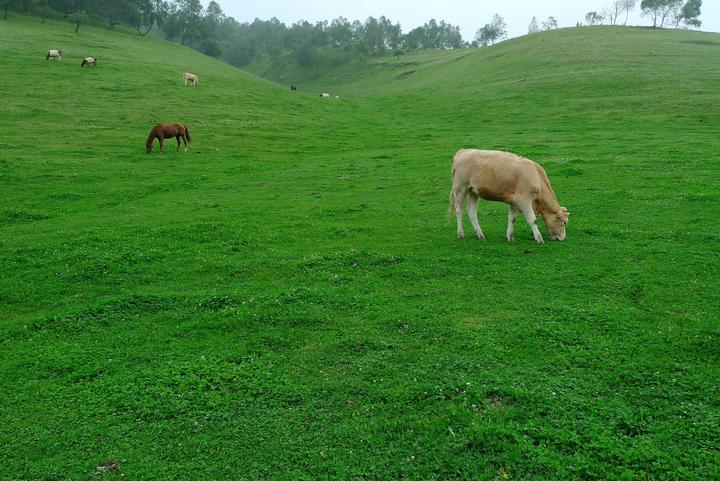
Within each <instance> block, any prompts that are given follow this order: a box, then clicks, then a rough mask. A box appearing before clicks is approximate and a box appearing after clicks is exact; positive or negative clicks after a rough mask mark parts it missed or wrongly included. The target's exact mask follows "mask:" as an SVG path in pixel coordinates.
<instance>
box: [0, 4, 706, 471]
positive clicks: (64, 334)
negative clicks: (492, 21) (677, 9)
mask: <svg viewBox="0 0 720 481" xmlns="http://www.w3.org/2000/svg"><path fill="white" fill-rule="evenodd" d="M50 48H62V49H64V51H65V58H64V59H63V61H62V62H52V61H50V62H48V61H46V60H45V52H46V51H47V50H48V49H50ZM85 55H94V56H97V57H98V58H99V65H98V67H97V68H96V69H94V70H93V69H81V68H80V61H81V58H82V57H83V56H85ZM0 65H2V71H3V76H2V84H1V85H0V105H2V106H3V108H2V110H3V111H2V116H0V268H1V269H2V276H0V319H1V321H0V380H1V381H2V383H1V386H2V396H0V479H2V480H66V479H68V480H83V479H85V480H87V479H99V478H105V479H111V478H112V479H115V478H117V479H119V478H120V477H121V476H120V475H122V477H123V478H124V479H133V480H141V479H142V480H166V479H188V480H196V479H198V480H201V479H202V480H225V479H227V480H259V479H268V480H323V479H327V480H345V479H347V480H355V479H368V480H378V481H380V480H383V481H384V480H392V479H413V480H431V479H438V480H448V479H458V480H548V481H551V480H552V481H556V480H607V479H618V480H636V479H637V480H683V481H689V480H712V479H720V322H719V320H718V313H719V312H720V298H719V296H718V286H719V284H720V262H719V260H718V259H719V258H718V248H719V247H720V242H719V239H718V234H717V233H716V232H715V231H716V229H717V226H716V225H715V222H716V221H717V219H718V217H719V216H720V198H719V193H718V181H719V180H720V177H719V175H718V173H719V172H720V170H719V167H720V135H719V132H720V110H719V109H718V105H720V35H718V34H707V33H697V32H683V31H653V30H649V29H624V28H617V29H614V28H583V29H568V30H560V31H554V32H550V33H544V34H538V35H535V36H531V37H524V38H520V39H516V40H512V41H508V42H503V43H502V44H500V45H498V46H495V47H492V48H487V49H480V50H462V51H454V52H426V53H415V54H409V55H406V56H403V57H402V58H401V59H400V60H399V61H397V60H395V59H394V58H385V59H375V60H373V61H372V63H371V65H368V66H367V67H366V68H365V69H363V70H362V71H358V70H357V69H355V70H351V69H337V70H334V71H332V72H328V74H327V77H326V78H325V80H318V79H308V80H307V81H304V82H300V85H301V87H302V88H301V91H300V92H290V91H288V90H287V86H285V85H276V84H273V83H271V82H269V81H266V80H261V79H259V78H257V77H255V76H253V75H251V74H248V73H245V72H242V71H239V70H236V69H234V68H232V67H230V66H227V65H224V64H221V63H218V62H216V61H214V60H212V59H209V58H206V57H203V56H201V55H200V54H198V53H196V52H194V51H191V50H189V49H186V48H182V47H180V46H178V45H175V44H170V43H166V42H162V41H160V40H157V39H153V38H149V37H147V38H140V37H138V36H137V35H132V34H130V33H123V32H110V31H107V30H100V29H93V28H85V27H83V28H82V29H81V31H80V34H79V35H76V34H74V33H73V32H72V26H71V25H69V24H64V23H53V22H48V23H47V24H45V25H41V24H40V22H39V20H37V19H32V18H30V19H27V18H21V17H11V18H10V20H9V21H6V22H4V21H3V22H0ZM184 71H191V72H195V73H197V74H198V75H199V77H200V86H199V87H197V88H192V87H183V86H182V73H183V72H184ZM319 90H327V91H329V92H331V93H332V94H333V95H336V94H338V95H340V96H341V99H340V100H336V99H320V98H317V97H316V92H317V91H319ZM156 122H184V123H186V124H188V126H189V129H190V133H191V135H192V139H193V143H192V145H191V148H190V151H189V152H188V153H183V152H182V150H181V152H180V153H175V152H174V145H173V144H172V143H171V144H169V147H171V148H168V149H167V151H166V152H165V153H163V154H160V153H158V152H157V145H156V149H155V151H154V152H153V153H152V154H146V153H145V151H144V142H145V137H146V135H147V133H148V131H149V129H150V128H151V127H152V125H153V124H154V123H156ZM460 147H478V148H487V149H502V150H510V151H514V152H517V153H520V154H522V155H525V156H528V157H530V158H532V159H534V160H536V161H537V162H538V163H540V164H541V165H542V166H543V167H544V168H545V169H546V171H547V172H548V175H549V177H550V180H551V181H552V183H553V187H554V189H555V191H556V193H557V195H558V198H559V200H560V202H561V203H562V204H563V205H566V206H568V208H569V209H570V210H571V211H572V212H573V215H572V217H571V221H570V224H569V226H568V239H567V240H566V241H565V242H562V243H559V242H549V243H546V244H544V245H537V244H535V243H534V241H533V240H532V235H531V233H530V229H529V228H528V226H527V225H526V224H525V222H524V220H522V218H519V219H518V222H517V226H516V239H517V240H516V241H515V242H514V243H508V242H506V241H505V240H504V233H505V227H506V219H507V214H506V207H505V206H504V205H502V204H498V203H489V202H483V203H481V204H480V209H479V212H480V224H481V225H482V227H483V229H484V231H485V234H486V236H487V237H488V240H486V241H484V242H480V241H477V240H474V239H473V240H467V241H465V242H460V241H458V240H456V238H455V227H454V224H453V223H449V222H448V221H447V216H446V212H447V207H448V192H449V189H450V184H451V180H450V162H451V158H452V156H453V154H454V153H455V152H456V151H457V150H458V149H459V148H460ZM465 226H466V230H467V232H472V230H471V228H470V225H469V222H467V220H466V224H465ZM541 230H542V229H541ZM543 232H546V231H545V230H543ZM109 460H113V461H117V462H119V464H120V469H119V472H115V473H113V472H105V473H104V474H100V472H99V471H98V470H97V466H98V465H99V464H101V463H103V462H106V461H109Z"/></svg>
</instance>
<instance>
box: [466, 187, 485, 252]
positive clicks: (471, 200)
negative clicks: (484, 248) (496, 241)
mask: <svg viewBox="0 0 720 481" xmlns="http://www.w3.org/2000/svg"><path fill="white" fill-rule="evenodd" d="M479 203H480V196H478V195H476V194H475V193H474V192H473V191H472V190H471V191H470V192H468V217H469V218H470V223H471V224H472V226H473V229H475V235H476V236H477V238H478V239H480V240H484V239H485V234H483V231H482V229H481V228H480V223H479V222H478V218H477V207H478V204H479Z"/></svg>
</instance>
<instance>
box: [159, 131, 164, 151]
mask: <svg viewBox="0 0 720 481" xmlns="http://www.w3.org/2000/svg"><path fill="white" fill-rule="evenodd" d="M163 140H164V137H163V136H162V135H158V142H160V152H164V150H163Z"/></svg>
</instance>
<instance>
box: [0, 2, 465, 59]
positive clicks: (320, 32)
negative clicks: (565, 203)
mask: <svg viewBox="0 0 720 481" xmlns="http://www.w3.org/2000/svg"><path fill="white" fill-rule="evenodd" d="M0 6H2V8H3V10H4V12H5V17H6V18H7V11H8V10H14V11H19V12H22V13H25V14H27V15H32V14H34V15H39V16H41V17H42V18H43V19H45V18H48V17H64V18H67V19H68V20H70V21H71V22H72V23H73V25H74V26H75V31H76V32H77V31H79V30H80V28H81V27H82V25H84V24H87V23H93V24H99V23H102V24H106V25H107V26H109V27H110V28H114V27H116V26H118V25H125V26H129V27H132V28H134V29H135V30H136V31H137V33H138V34H139V35H147V34H148V33H149V32H151V31H155V32H156V33H158V34H159V35H161V36H163V37H165V38H166V39H168V40H172V41H175V42H178V43H181V44H183V45H187V46H190V47H192V48H195V49H197V50H200V51H201V52H203V53H205V54H206V55H210V56H212V57H216V58H221V59H223V60H225V61H227V62H228V63H231V64H233V65H237V66H245V65H247V64H249V63H250V62H252V61H256V60H263V59H268V58H269V59H272V58H277V57H279V56H281V55H283V56H288V55H289V56H290V57H291V58H294V59H295V60H296V61H297V63H298V64H299V65H301V66H312V65H313V64H316V63H320V62H323V61H325V60H327V57H328V56H330V57H334V58H336V59H342V58H348V57H349V56H352V55H362V56H370V55H377V54H384V53H388V52H391V53H393V54H397V55H398V56H399V55H400V54H401V53H402V52H404V51H408V50H415V49H432V48H437V49H451V48H460V47H463V46H469V44H468V43H467V42H463V39H462V36H461V35H460V28H459V27H457V26H453V25H450V24H449V23H446V22H444V21H442V20H441V21H439V22H438V21H436V20H434V19H433V20H430V21H428V22H427V23H425V24H424V25H422V26H419V27H417V28H414V29H412V30H410V31H409V32H407V33H403V32H402V29H401V27H400V24H399V23H397V22H392V21H391V20H390V19H388V18H386V17H384V16H382V17H380V18H374V17H369V18H367V19H366V20H365V21H364V22H360V21H357V20H356V21H353V22H350V21H349V20H348V19H346V18H344V17H339V18H336V19H334V20H332V21H330V22H328V21H322V22H315V23H310V22H307V21H305V20H301V21H298V22H295V23H293V24H292V25H289V26H288V25H285V24H284V23H282V22H280V21H279V20H278V19H276V18H272V19H270V20H260V19H255V20H254V21H253V22H242V23H241V22H238V21H237V20H235V19H234V18H233V17H230V16H226V15H225V14H224V12H223V10H222V8H221V7H220V4H219V3H217V2H216V1H214V0H212V1H210V2H209V3H208V5H207V7H203V6H202V4H201V3H200V0H0Z"/></svg>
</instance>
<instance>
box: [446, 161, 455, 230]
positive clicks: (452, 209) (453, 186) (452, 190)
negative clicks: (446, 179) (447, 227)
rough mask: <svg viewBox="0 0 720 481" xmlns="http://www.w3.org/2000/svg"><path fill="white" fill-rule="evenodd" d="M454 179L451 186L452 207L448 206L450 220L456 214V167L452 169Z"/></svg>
mask: <svg viewBox="0 0 720 481" xmlns="http://www.w3.org/2000/svg"><path fill="white" fill-rule="evenodd" d="M452 181H453V185H452V187H451V188H450V207H448V213H447V215H448V222H449V221H450V220H452V218H453V215H454V214H455V167H453V169H452Z"/></svg>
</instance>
